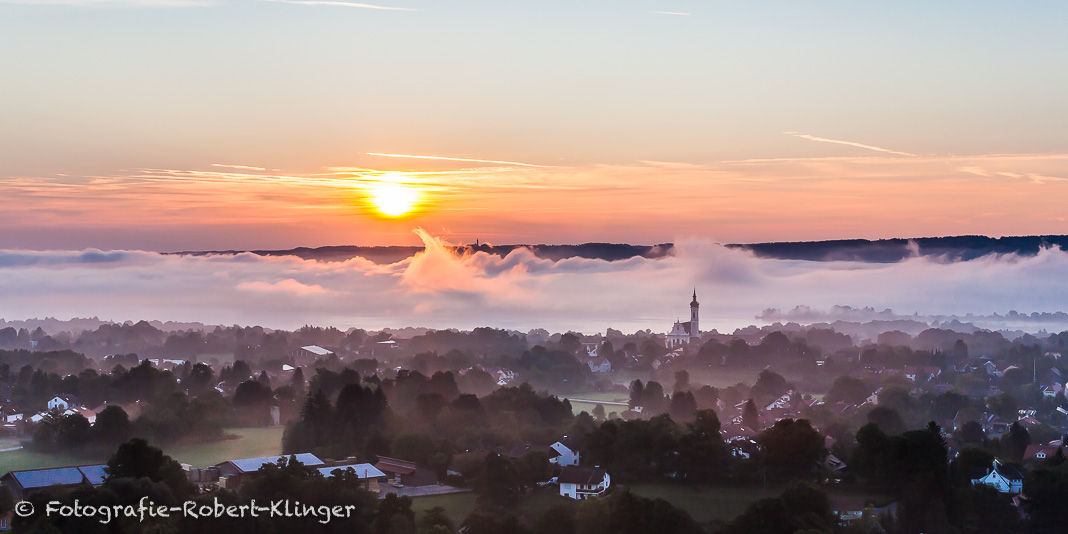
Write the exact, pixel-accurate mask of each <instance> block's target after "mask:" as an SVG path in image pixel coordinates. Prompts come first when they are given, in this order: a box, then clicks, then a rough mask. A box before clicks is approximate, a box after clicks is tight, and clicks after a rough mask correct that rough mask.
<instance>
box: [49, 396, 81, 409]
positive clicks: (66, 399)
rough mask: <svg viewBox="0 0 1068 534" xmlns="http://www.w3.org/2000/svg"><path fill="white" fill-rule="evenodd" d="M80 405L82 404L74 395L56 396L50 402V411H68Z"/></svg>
mask: <svg viewBox="0 0 1068 534" xmlns="http://www.w3.org/2000/svg"><path fill="white" fill-rule="evenodd" d="M80 405H81V403H80V402H78V397H75V396H74V395H56V396H55V397H52V399H51V400H49V401H48V409H49V410H57V409H58V410H66V409H68V408H72V407H74V406H80Z"/></svg>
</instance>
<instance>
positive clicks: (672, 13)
mask: <svg viewBox="0 0 1068 534" xmlns="http://www.w3.org/2000/svg"><path fill="white" fill-rule="evenodd" d="M653 13H656V14H657V15H681V16H684V17H689V16H690V14H689V13H683V12H681V11H653Z"/></svg>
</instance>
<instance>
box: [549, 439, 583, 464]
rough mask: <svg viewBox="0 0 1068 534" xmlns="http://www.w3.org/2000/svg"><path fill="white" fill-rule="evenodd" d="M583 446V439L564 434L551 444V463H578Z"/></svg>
mask: <svg viewBox="0 0 1068 534" xmlns="http://www.w3.org/2000/svg"><path fill="white" fill-rule="evenodd" d="M581 448H582V440H580V439H578V438H572V437H568V436H564V437H563V439H561V440H560V441H557V442H556V443H553V444H552V445H549V463H553V464H556V465H559V466H565V465H578V464H579V449H581Z"/></svg>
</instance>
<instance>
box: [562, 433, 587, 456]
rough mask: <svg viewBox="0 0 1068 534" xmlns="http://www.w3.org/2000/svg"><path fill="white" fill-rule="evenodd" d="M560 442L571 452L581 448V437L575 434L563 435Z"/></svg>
mask: <svg viewBox="0 0 1068 534" xmlns="http://www.w3.org/2000/svg"><path fill="white" fill-rule="evenodd" d="M560 443H563V444H564V446H565V447H567V448H569V449H571V452H578V451H579V450H581V449H582V438H580V437H577V436H564V437H562V438H560Z"/></svg>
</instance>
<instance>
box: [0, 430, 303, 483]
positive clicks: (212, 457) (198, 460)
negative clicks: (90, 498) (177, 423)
mask: <svg viewBox="0 0 1068 534" xmlns="http://www.w3.org/2000/svg"><path fill="white" fill-rule="evenodd" d="M282 431H283V428H282V427H270V428H230V429H227V430H226V433H227V434H234V435H238V436H240V437H239V438H238V439H227V440H222V441H213V442H210V443H197V444H193V445H178V446H174V447H169V448H165V449H164V450H163V452H165V453H167V454H168V455H170V456H171V457H172V458H174V459H175V460H178V461H179V462H181V463H186V464H191V465H193V466H194V467H207V466H209V465H214V464H217V463H219V462H222V461H224V460H234V459H238V458H257V457H260V456H272V455H275V454H281V452H282ZM109 456H110V455H105V456H76V455H70V454H47V453H40V452H36V451H30V450H26V449H22V450H17V451H8V452H0V474H3V473H6V472H8V471H18V470H22V469H43V468H46V467H64V466H68V465H85V464H93V463H104V462H106V461H107V460H108V457H109Z"/></svg>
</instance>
